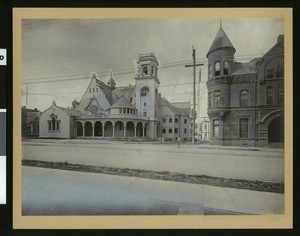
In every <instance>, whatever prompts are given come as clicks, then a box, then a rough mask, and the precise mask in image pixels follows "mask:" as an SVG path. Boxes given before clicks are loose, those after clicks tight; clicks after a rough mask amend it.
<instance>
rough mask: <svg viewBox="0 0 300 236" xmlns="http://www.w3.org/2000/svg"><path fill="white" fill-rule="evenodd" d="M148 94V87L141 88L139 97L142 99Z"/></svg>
mask: <svg viewBox="0 0 300 236" xmlns="http://www.w3.org/2000/svg"><path fill="white" fill-rule="evenodd" d="M148 94H149V88H148V87H144V88H142V90H141V96H142V97H144V96H147V95H148Z"/></svg>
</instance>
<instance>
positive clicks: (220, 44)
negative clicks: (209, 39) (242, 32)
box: [206, 27, 235, 57]
mask: <svg viewBox="0 0 300 236" xmlns="http://www.w3.org/2000/svg"><path fill="white" fill-rule="evenodd" d="M220 48H232V49H233V50H234V52H235V48H234V46H233V44H232V43H231V41H230V40H229V38H228V36H227V35H226V33H225V31H224V30H223V28H222V27H220V28H219V31H218V33H217V35H216V37H215V39H214V41H213V43H212V45H211V46H210V49H209V50H208V53H207V54H206V57H208V55H209V54H210V53H211V52H213V51H215V50H217V49H220Z"/></svg>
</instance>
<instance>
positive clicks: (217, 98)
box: [214, 90, 221, 107]
mask: <svg viewBox="0 0 300 236" xmlns="http://www.w3.org/2000/svg"><path fill="white" fill-rule="evenodd" d="M220 101H221V90H216V91H214V107H220V105H221V104H220Z"/></svg>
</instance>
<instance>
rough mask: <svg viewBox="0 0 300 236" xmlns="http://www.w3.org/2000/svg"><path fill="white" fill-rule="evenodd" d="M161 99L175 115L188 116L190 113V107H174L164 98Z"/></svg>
mask: <svg viewBox="0 0 300 236" xmlns="http://www.w3.org/2000/svg"><path fill="white" fill-rule="evenodd" d="M162 100H163V101H164V102H165V103H166V104H167V106H168V107H169V108H170V109H171V110H172V111H173V112H174V113H175V114H176V115H186V116H188V115H189V114H190V109H189V107H188V108H179V107H175V106H174V105H173V104H171V103H170V102H169V101H168V100H167V99H166V98H162Z"/></svg>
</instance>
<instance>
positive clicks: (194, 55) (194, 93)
mask: <svg viewBox="0 0 300 236" xmlns="http://www.w3.org/2000/svg"><path fill="white" fill-rule="evenodd" d="M192 57H193V64H190V65H185V67H193V69H194V70H193V72H194V73H193V77H194V82H193V136H192V143H193V145H194V144H195V107H196V106H195V103H196V67H197V66H203V65H204V64H202V63H198V64H196V50H195V48H194V46H193V53H192Z"/></svg>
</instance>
